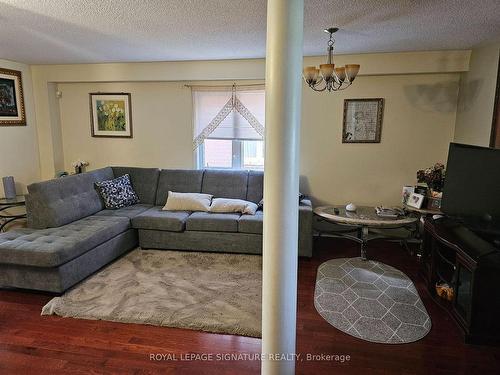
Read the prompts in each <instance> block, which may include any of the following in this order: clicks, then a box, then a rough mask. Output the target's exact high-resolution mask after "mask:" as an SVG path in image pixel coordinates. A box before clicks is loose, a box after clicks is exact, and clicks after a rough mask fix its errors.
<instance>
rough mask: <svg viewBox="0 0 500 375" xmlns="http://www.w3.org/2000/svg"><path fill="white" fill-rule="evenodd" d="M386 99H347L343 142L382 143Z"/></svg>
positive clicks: (345, 102)
mask: <svg viewBox="0 0 500 375" xmlns="http://www.w3.org/2000/svg"><path fill="white" fill-rule="evenodd" d="M383 112H384V99H383V98H371V99H345V100H344V119H343V125H342V143H380V139H381V133H382V117H383Z"/></svg>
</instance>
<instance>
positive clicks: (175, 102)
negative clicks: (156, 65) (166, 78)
mask: <svg viewBox="0 0 500 375" xmlns="http://www.w3.org/2000/svg"><path fill="white" fill-rule="evenodd" d="M58 89H59V91H61V92H62V98H61V99H59V103H60V111H61V125H62V144H63V151H64V165H65V168H66V170H68V171H71V170H72V167H71V163H72V162H73V161H75V160H77V159H83V160H86V161H88V162H90V166H89V169H96V168H100V167H103V166H107V165H131V166H144V167H151V166H153V167H161V168H192V167H193V151H192V149H193V146H192V134H193V130H192V123H191V113H192V110H191V90H190V89H189V88H186V87H184V84H183V83H169V82H147V83H144V82H143V83H140V82H121V83H94V84H92V83H65V84H59V85H58ZM99 91H102V92H130V93H131V102H132V124H133V134H134V137H133V138H132V139H127V138H115V139H110V138H93V137H91V135H90V114H89V93H91V92H99Z"/></svg>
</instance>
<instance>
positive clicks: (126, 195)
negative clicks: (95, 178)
mask: <svg viewBox="0 0 500 375" xmlns="http://www.w3.org/2000/svg"><path fill="white" fill-rule="evenodd" d="M95 186H96V188H97V191H98V192H99V194H100V195H101V198H102V200H103V202H104V206H105V207H106V208H109V209H115V210H116V209H117V208H122V207H127V206H132V205H133V204H136V203H139V197H138V196H137V194H136V193H135V191H134V188H133V187H132V183H131V182H130V176H129V175H128V174H125V175H123V176H120V177H118V178H115V179H114V180H107V181H101V182H96V183H95Z"/></svg>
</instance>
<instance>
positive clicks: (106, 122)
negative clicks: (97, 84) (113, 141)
mask: <svg viewBox="0 0 500 375" xmlns="http://www.w3.org/2000/svg"><path fill="white" fill-rule="evenodd" d="M89 95H90V127H91V132H92V137H107V138H132V107H131V101H130V93H123V92H121V93H102V92H98V93H91V94H89Z"/></svg>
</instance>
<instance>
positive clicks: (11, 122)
mask: <svg viewBox="0 0 500 375" xmlns="http://www.w3.org/2000/svg"><path fill="white" fill-rule="evenodd" d="M2 125H3V126H24V125H26V114H25V113H24V96H23V82H22V79H21V72H20V71H17V70H10V69H2V68H0V126H2Z"/></svg>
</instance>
